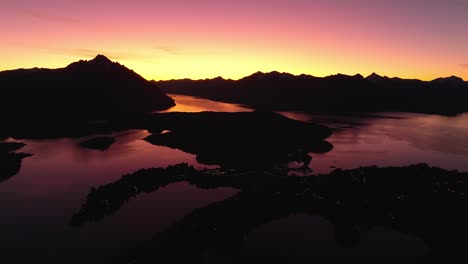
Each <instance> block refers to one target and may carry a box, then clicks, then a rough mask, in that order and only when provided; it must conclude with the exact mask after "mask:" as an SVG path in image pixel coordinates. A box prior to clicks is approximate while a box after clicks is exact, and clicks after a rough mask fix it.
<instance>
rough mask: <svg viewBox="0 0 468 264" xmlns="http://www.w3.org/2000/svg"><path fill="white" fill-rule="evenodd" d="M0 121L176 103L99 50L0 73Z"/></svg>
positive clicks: (98, 115)
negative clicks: (51, 65)
mask: <svg viewBox="0 0 468 264" xmlns="http://www.w3.org/2000/svg"><path fill="white" fill-rule="evenodd" d="M0 89H1V90H0V94H1V96H0V120H2V121H3V122H5V121H10V122H11V121H15V120H23V121H24V122H27V121H32V120H35V119H36V118H39V119H41V120H54V121H56V122H58V121H63V120H70V119H72V120H83V119H85V120H101V119H105V118H108V117H115V116H119V115H128V114H140V113H149V112H152V111H155V110H162V109H167V108H169V107H171V106H174V105H175V104H174V101H173V100H172V99H171V98H170V97H168V96H166V95H165V94H164V93H163V92H162V91H161V90H160V89H159V88H158V87H157V86H156V85H154V84H153V83H151V82H149V81H147V80H145V79H144V78H143V77H141V76H140V75H138V74H137V73H135V72H134V71H132V70H129V69H128V68H126V67H125V66H123V65H121V64H119V63H117V62H112V61H110V60H109V59H108V58H106V57H105V56H103V55H98V56H97V57H96V58H94V59H93V60H90V61H79V62H74V63H72V64H70V65H68V66H67V67H65V68H60V69H38V68H34V69H19V70H11V71H3V72H0Z"/></svg>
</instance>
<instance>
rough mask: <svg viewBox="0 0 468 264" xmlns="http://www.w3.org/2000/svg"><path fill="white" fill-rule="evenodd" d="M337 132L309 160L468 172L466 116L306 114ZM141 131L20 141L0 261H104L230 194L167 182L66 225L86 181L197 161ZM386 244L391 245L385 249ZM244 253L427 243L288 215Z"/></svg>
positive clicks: (402, 248)
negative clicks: (95, 144) (97, 217)
mask: <svg viewBox="0 0 468 264" xmlns="http://www.w3.org/2000/svg"><path fill="white" fill-rule="evenodd" d="M174 98H175V100H176V102H177V104H178V105H177V106H176V107H174V108H173V109H170V110H169V111H189V112H196V111H204V110H209V111H249V110H250V109H248V108H246V107H243V106H240V105H233V104H225V103H219V102H212V101H209V100H204V99H197V98H194V97H189V96H181V95H177V96H175V97H174ZM284 114H285V115H287V116H289V117H291V118H296V119H300V120H304V121H317V122H322V123H325V124H327V125H330V126H332V127H333V128H335V129H336V131H335V133H334V135H333V136H332V137H331V138H329V141H330V142H331V143H332V144H333V145H334V150H332V151H331V152H329V153H326V154H321V155H317V154H314V155H312V162H311V164H310V167H311V168H313V169H314V171H315V172H316V173H326V172H329V171H330V170H332V169H333V167H340V168H354V167H358V166H367V165H382V166H387V165H392V166H399V165H407V164H413V163H420V162H426V163H428V164H430V165H434V166H439V167H443V168H447V169H458V170H461V171H468V163H467V162H466V161H467V160H468V140H467V139H466V138H467V136H468V115H461V116H457V117H441V116H434V115H418V114H401V113H398V114H394V113H384V114H379V117H333V116H310V115H306V114H301V113H284ZM147 135H148V133H147V132H146V131H141V130H135V131H126V132H121V133H116V134H115V135H114V136H115V137H116V139H117V142H116V143H115V144H114V145H112V146H111V147H110V148H109V149H108V150H107V151H104V152H101V151H93V150H87V149H83V148H80V147H79V146H78V142H80V141H82V140H83V139H58V140H42V141H37V140H35V141H28V140H26V141H24V142H25V143H26V144H27V146H26V147H25V148H23V149H22V150H21V151H22V152H26V153H32V154H34V156H32V157H30V158H27V159H25V160H24V161H23V166H22V168H21V171H20V172H19V173H18V174H17V175H16V176H14V177H12V178H11V179H9V180H7V181H4V182H1V183H0V209H1V212H2V214H1V215H2V217H0V251H1V252H2V262H3V263H31V262H33V261H34V263H101V262H102V261H104V260H106V259H108V258H109V257H111V256H114V255H116V254H118V252H120V251H121V250H125V249H127V248H129V247H131V246H134V245H138V244H139V243H141V242H142V241H145V240H148V239H150V238H151V237H153V236H155V234H157V232H159V231H161V230H164V229H165V228H167V227H169V226H170V225H171V223H173V222H174V221H177V220H179V219H181V218H182V217H183V216H184V215H187V214H188V213H190V212H191V211H192V210H193V209H195V208H199V207H203V206H206V205H208V204H211V203H213V202H215V201H220V200H223V199H225V198H227V197H230V196H232V195H233V194H235V193H236V190H234V189H230V188H218V189H214V190H209V191H208V190H200V189H197V188H196V187H193V186H190V185H189V184H186V183H175V184H170V185H168V186H167V187H165V188H162V189H160V190H158V191H156V192H153V193H149V194H141V195H139V196H137V197H135V198H132V199H130V200H129V202H128V203H127V204H126V205H124V206H123V207H122V209H121V210H120V211H118V212H117V213H116V214H115V215H112V216H108V217H106V218H104V219H103V220H102V221H100V222H98V223H91V224H88V225H85V226H83V227H80V228H76V227H75V228H74V227H71V226H70V225H69V221H70V218H71V216H72V215H73V214H74V213H76V212H77V211H78V210H79V209H80V207H81V205H82V204H83V203H84V201H85V199H86V196H87V194H88V193H89V191H90V189H91V188H92V187H97V186H99V185H104V184H109V183H111V182H114V181H116V180H118V179H120V178H121V176H122V175H124V174H127V173H131V172H133V171H135V170H138V169H141V168H148V167H160V166H167V165H170V164H177V163H180V162H187V163H189V164H192V165H194V166H196V167H198V168H201V167H205V166H204V165H202V164H198V163H197V161H196V159H195V156H193V155H191V154H187V153H184V152H182V151H179V150H174V149H169V148H165V147H158V146H153V145H151V144H149V143H147V142H145V141H143V140H142V139H143V138H144V137H146V136H147ZM389 248H391V249H392V250H389ZM243 250H244V251H245V252H248V254H251V255H265V254H267V253H268V252H277V254H279V255H280V256H281V257H283V258H285V259H287V260H288V261H289V262H291V263H310V260H311V259H326V261H323V262H320V261H319V263H334V262H340V261H341V260H347V261H349V260H351V261H352V262H357V261H369V262H370V263H372V262H374V263H383V262H385V261H387V262H386V263H415V262H416V261H417V260H418V259H420V258H421V257H422V256H424V254H425V252H426V248H425V245H424V243H423V242H422V241H421V240H419V239H418V238H415V237H412V236H409V235H406V234H401V233H398V232H395V231H393V230H390V229H384V228H374V229H371V230H367V231H365V232H364V233H363V235H362V238H361V243H360V244H359V246H358V247H356V248H353V249H343V248H341V247H339V246H338V245H337V244H336V242H335V241H334V239H333V230H332V226H331V225H330V224H329V223H328V222H327V221H326V220H325V219H322V218H320V217H318V216H306V215H295V216H290V217H288V218H285V219H281V220H277V221H274V222H271V223H268V224H266V225H262V226H260V227H259V228H257V229H256V230H254V231H253V232H251V233H250V234H249V236H248V238H247V242H246V244H245V246H244V249H243Z"/></svg>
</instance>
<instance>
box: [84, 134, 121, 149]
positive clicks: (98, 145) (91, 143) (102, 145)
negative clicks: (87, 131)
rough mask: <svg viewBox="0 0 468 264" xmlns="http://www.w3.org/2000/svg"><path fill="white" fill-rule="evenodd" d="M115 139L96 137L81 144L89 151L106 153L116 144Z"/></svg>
mask: <svg viewBox="0 0 468 264" xmlns="http://www.w3.org/2000/svg"><path fill="white" fill-rule="evenodd" d="M115 141H116V140H115V139H114V138H112V137H95V138H92V139H89V140H86V141H83V142H81V143H80V146H82V147H84V148H89V149H95V150H101V151H104V150H106V149H108V148H109V147H110V146H111V145H112V144H114V143H115Z"/></svg>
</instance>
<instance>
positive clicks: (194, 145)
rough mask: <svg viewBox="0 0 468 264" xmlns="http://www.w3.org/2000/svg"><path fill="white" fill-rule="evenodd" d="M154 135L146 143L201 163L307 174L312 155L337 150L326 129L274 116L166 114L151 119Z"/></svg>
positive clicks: (273, 114)
mask: <svg viewBox="0 0 468 264" xmlns="http://www.w3.org/2000/svg"><path fill="white" fill-rule="evenodd" d="M152 124H153V125H152V127H151V128H150V129H149V131H150V132H152V133H153V134H152V135H150V136H148V137H147V138H146V139H145V140H146V141H148V142H150V143H152V144H155V145H161V146H167V147H171V148H177V149H180V150H182V151H184V152H187V153H191V154H195V155H197V157H196V158H197V161H198V162H200V163H202V164H206V165H221V166H223V167H224V168H237V169H239V168H244V169H246V168H263V167H274V166H277V167H287V164H289V163H290V162H292V161H296V162H300V163H302V164H303V168H304V169H308V164H309V162H310V160H311V158H310V156H309V155H308V153H309V152H315V153H323V152H328V151H330V150H331V149H332V148H333V146H332V145H331V144H330V143H328V142H326V141H324V140H325V139H326V138H327V137H328V136H330V135H331V134H332V130H331V129H330V128H328V127H325V126H322V125H317V124H311V123H305V122H300V121H296V120H292V119H289V118H287V117H284V116H282V115H280V114H276V113H273V112H263V111H258V110H257V111H253V112H239V113H220V112H201V113H164V114H155V115H154V116H153V122H152ZM162 131H165V133H161V132H162Z"/></svg>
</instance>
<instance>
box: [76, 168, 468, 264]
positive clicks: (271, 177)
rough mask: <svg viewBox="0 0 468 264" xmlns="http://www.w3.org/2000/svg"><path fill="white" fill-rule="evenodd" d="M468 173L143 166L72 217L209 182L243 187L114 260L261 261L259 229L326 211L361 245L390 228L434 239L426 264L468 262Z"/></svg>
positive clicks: (98, 214) (344, 235)
mask: <svg viewBox="0 0 468 264" xmlns="http://www.w3.org/2000/svg"><path fill="white" fill-rule="evenodd" d="M467 177H468V173H459V172H456V171H447V170H444V169H440V168H435V167H429V166H428V165H426V164H418V165H412V166H405V167H387V168H378V167H365V168H359V169H353V170H340V169H337V170H335V171H333V172H332V173H330V174H324V175H318V176H306V177H294V176H287V174H281V173H280V174H277V172H276V171H271V170H267V169H265V170H257V171H251V172H249V173H245V172H241V173H238V172H237V171H236V170H222V169H218V170H201V171H198V170H195V169H194V168H193V167H191V166H188V165H186V164H179V165H175V166H169V167H167V168H154V169H144V170H139V171H137V172H135V173H133V174H129V175H125V176H123V177H122V179H120V180H118V181H116V182H114V183H111V184H108V185H105V186H100V187H99V188H97V189H94V188H93V190H92V191H91V192H90V194H89V195H88V198H87V201H86V203H85V204H84V205H83V207H82V208H81V209H80V211H79V212H78V213H77V214H75V215H74V216H73V218H72V220H71V224H73V225H75V226H80V225H82V224H84V223H86V222H89V221H98V220H100V219H102V218H103V217H104V216H106V215H111V214H113V213H115V212H116V211H118V210H119V208H120V207H121V206H122V205H123V204H125V203H126V202H128V200H129V199H130V198H132V197H135V196H137V195H138V194H140V193H148V192H152V191H156V190H157V189H159V188H161V187H163V186H166V185H168V184H170V183H174V182H181V181H183V182H188V183H190V184H192V185H194V186H197V187H198V188H203V189H212V188H217V187H232V188H236V189H238V190H239V192H238V193H237V194H235V195H234V196H232V197H230V198H228V199H226V200H224V201H221V202H217V203H213V204H211V205H208V206H206V207H203V208H200V209H196V210H194V211H193V212H192V213H190V214H189V215H187V216H185V217H184V218H183V219H182V220H180V221H178V222H177V223H175V224H174V225H173V226H171V227H169V228H167V229H166V230H164V231H163V232H161V233H159V234H157V235H156V236H155V237H154V238H153V239H152V240H151V241H148V242H145V243H144V244H143V245H141V246H138V247H136V248H133V249H132V250H130V252H129V253H128V254H124V256H119V257H118V258H116V259H115V260H114V261H112V263H153V262H154V261H157V262H162V263H167V262H171V263H183V262H191V263H207V262H208V259H223V260H226V261H229V263H246V262H248V261H251V259H249V256H246V255H243V254H240V253H239V252H240V249H241V248H242V246H243V243H244V241H245V239H246V235H247V234H248V233H249V232H250V231H252V230H253V229H255V228H256V227H258V226H260V225H262V224H266V223H269V222H271V221H273V220H276V219H282V218H286V217H288V216H290V215H293V214H297V213H305V214H309V215H319V216H322V217H323V218H325V219H326V220H327V221H329V222H330V223H331V224H333V226H334V228H335V240H336V241H337V243H338V244H339V245H341V246H343V247H355V246H357V245H358V244H359V242H360V236H361V235H360V234H361V232H365V231H366V230H369V229H371V228H373V227H377V226H381V227H388V228H391V229H394V230H396V231H398V232H401V233H406V234H411V235H414V236H417V237H419V238H421V239H422V240H424V242H425V243H426V245H427V247H428V249H429V251H428V253H427V255H426V256H425V257H424V259H422V260H421V262H420V263H464V261H467V260H468V250H467V249H468V248H467V245H468V243H467V239H468V225H467V223H468V214H467V212H466V208H467V206H468V198H467V196H466V194H467V192H468V183H467ZM274 254H275V253H274V252H272V256H271V257H273V258H274V257H275V256H274ZM208 263H209V262H208Z"/></svg>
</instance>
